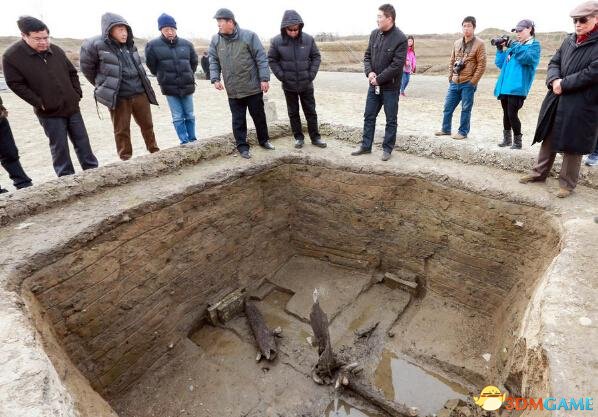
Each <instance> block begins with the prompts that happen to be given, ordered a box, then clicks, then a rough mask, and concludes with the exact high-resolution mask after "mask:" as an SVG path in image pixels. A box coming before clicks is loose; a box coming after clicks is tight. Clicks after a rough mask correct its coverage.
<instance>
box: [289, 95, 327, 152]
mask: <svg viewBox="0 0 598 417" xmlns="http://www.w3.org/2000/svg"><path fill="white" fill-rule="evenodd" d="M284 98H285V99H286V101H287V112H288V113H289V120H290V122H291V129H292V130H293V136H295V139H300V140H303V139H304V136H303V129H302V127H301V116H300V115H299V102H301V108H303V114H304V115H305V120H307V132H308V133H309V138H310V139H311V140H312V141H314V140H316V139H319V138H320V132H319V131H318V114H317V113H316V99H315V97H314V89H313V88H311V89H309V90H306V91H301V92H295V91H287V90H284Z"/></svg>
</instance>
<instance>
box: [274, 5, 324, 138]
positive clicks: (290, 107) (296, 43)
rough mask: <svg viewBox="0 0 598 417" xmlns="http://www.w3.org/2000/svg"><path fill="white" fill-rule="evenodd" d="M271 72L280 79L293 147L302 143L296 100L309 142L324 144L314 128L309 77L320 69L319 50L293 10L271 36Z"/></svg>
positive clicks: (314, 121)
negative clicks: (300, 108) (277, 32)
mask: <svg viewBox="0 0 598 417" xmlns="http://www.w3.org/2000/svg"><path fill="white" fill-rule="evenodd" d="M268 61H269V62H270V68H271V69H272V72H273V73H274V75H275V76H276V78H278V79H279V80H280V81H281V82H282V90H283V91H284V96H285V99H286V102H287V111H288V114H289V121H290V122H291V129H292V130H293V136H294V137H295V148H302V147H303V143H304V136H303V129H302V127H301V116H299V102H301V107H302V108H303V113H304V114H305V119H306V120H307V131H308V133H309V138H310V139H311V143H312V145H315V146H318V147H320V148H325V147H326V142H324V141H323V140H322V138H321V137H320V132H319V130H318V114H317V113H316V99H315V97H314V84H313V80H314V78H316V74H317V73H318V69H319V68H320V61H321V58H320V51H319V50H318V47H317V46H316V42H315V41H314V38H313V37H311V36H310V35H308V34H307V33H305V32H303V19H301V16H300V15H299V13H297V12H296V11H295V10H286V11H285V12H284V14H283V16H282V22H281V24H280V35H277V36H276V37H274V39H272V42H271V43H270V50H269V51H268Z"/></svg>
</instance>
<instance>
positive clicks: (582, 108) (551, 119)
mask: <svg viewBox="0 0 598 417" xmlns="http://www.w3.org/2000/svg"><path fill="white" fill-rule="evenodd" d="M570 16H571V17H572V18H573V24H574V26H575V33H573V34H570V35H569V36H567V38H565V40H564V41H563V44H562V45H561V46H560V48H559V49H558V50H557V51H556V53H555V54H554V56H553V57H552V59H551V60H550V63H549V64H548V72H547V77H546V85H547V86H548V93H547V95H546V98H545V99H544V101H543V103H542V108H541V109H540V115H539V117H538V126H537V128H536V135H535V137H534V143H536V142H542V146H541V147H540V153H539V155H538V161H537V163H536V165H535V166H534V167H533V169H532V171H531V172H530V174H529V175H526V176H524V177H522V178H521V179H520V180H519V181H520V182H522V183H528V182H544V181H545V180H546V177H548V175H549V173H550V169H551V168H552V164H553V162H554V158H555V157H556V154H557V152H561V153H562V154H563V164H562V167H561V172H560V174H559V185H560V187H559V191H558V192H557V193H556V196H557V197H560V198H563V197H567V196H569V195H570V194H571V193H572V191H573V189H574V188H575V186H576V185H577V180H578V178H579V169H580V166H581V159H582V155H584V154H588V153H591V152H593V151H594V149H595V148H596V141H597V140H598V1H596V0H592V1H586V2H585V3H582V4H580V5H579V6H577V7H576V8H574V9H573V10H572V11H571V13H570Z"/></svg>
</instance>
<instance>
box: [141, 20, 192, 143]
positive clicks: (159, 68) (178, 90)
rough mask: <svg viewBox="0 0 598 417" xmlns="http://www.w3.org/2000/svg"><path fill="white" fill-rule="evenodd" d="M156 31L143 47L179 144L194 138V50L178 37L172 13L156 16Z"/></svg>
mask: <svg viewBox="0 0 598 417" xmlns="http://www.w3.org/2000/svg"><path fill="white" fill-rule="evenodd" d="M158 30H159V31H160V32H161V33H162V35H161V36H160V37H159V38H156V39H153V40H151V41H150V42H148V44H147V45H146V46H145V61H146V64H147V67H148V68H149V70H150V72H151V73H152V74H154V75H156V76H157V77H158V84H160V89H161V90H162V94H164V95H165V96H166V100H167V101H168V106H169V107H170V113H171V114H172V123H173V124H174V129H175V130H176V133H177V135H178V137H179V141H180V142H181V145H182V144H185V143H188V142H193V141H195V140H196V136H195V115H194V114H193V93H194V92H195V70H196V69H197V64H198V58H197V53H196V52H195V49H194V48H193V44H192V43H191V42H189V41H188V40H186V39H181V38H179V37H178V36H177V33H176V31H177V27H176V21H175V20H174V18H173V17H172V16H169V15H167V14H166V13H162V14H161V15H160V17H158Z"/></svg>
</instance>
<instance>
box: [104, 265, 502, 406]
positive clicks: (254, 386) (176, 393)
mask: <svg viewBox="0 0 598 417" xmlns="http://www.w3.org/2000/svg"><path fill="white" fill-rule="evenodd" d="M377 281H379V280H377V279H376V276H375V274H374V273H366V272H362V271H356V270H354V269H348V268H345V267H341V266H337V265H334V264H331V263H328V262H325V261H321V260H317V259H314V258H308V257H301V256H295V257H293V258H291V259H290V260H289V261H288V262H287V263H286V264H285V265H284V266H283V267H282V268H280V269H279V270H278V272H277V273H276V274H275V276H274V277H273V278H272V279H271V281H266V282H265V283H264V284H262V290H264V289H265V290H264V291H261V292H262V294H261V300H258V301H256V303H257V305H258V307H259V308H260V310H261V311H262V314H263V315H264V318H265V320H266V322H267V324H268V326H269V327H270V328H275V327H277V326H281V327H282V328H283V337H282V338H280V339H278V349H279V351H278V356H277V358H276V359H275V360H274V361H272V362H268V361H266V360H264V359H262V360H261V361H260V362H256V360H255V357H256V347H255V343H254V341H253V337H252V335H251V331H250V329H249V326H248V324H247V321H246V318H245V317H244V316H240V317H237V318H235V319H233V320H231V321H229V322H228V323H226V324H225V325H223V326H222V327H213V326H211V325H208V324H206V325H203V326H202V327H200V328H199V329H198V330H196V331H194V332H192V333H191V334H190V335H189V337H188V338H187V339H185V340H184V342H183V343H179V344H177V345H176V346H175V347H174V348H173V349H172V351H171V352H170V353H169V355H167V356H166V357H163V358H162V359H161V360H160V361H158V362H156V364H155V365H154V366H153V367H152V368H151V369H150V370H149V371H148V372H147V373H146V374H145V375H144V376H143V377H142V379H141V380H140V381H138V383H137V384H136V385H135V386H134V387H132V388H131V389H130V390H129V391H128V392H126V393H125V394H122V395H121V396H120V397H118V398H113V399H111V401H110V402H111V403H112V405H113V407H114V408H115V410H116V411H117V412H118V414H119V416H121V417H141V416H144V417H154V416H155V417H169V416H172V417H174V416H195V417H200V416H201V417H204V416H206V417H207V416H210V417H212V416H213V417H215V416H248V417H249V416H255V417H257V416H286V417H290V416H325V417H332V416H352V417H356V416H382V415H385V414H382V413H381V412H379V411H378V410H377V409H375V408H374V407H373V406H371V405H368V404H366V403H364V402H363V401H361V399H360V398H357V397H355V396H352V395H350V393H346V392H345V393H342V394H341V395H340V396H339V395H338V394H335V392H334V390H333V388H332V387H331V386H320V385H317V384H315V383H314V381H313V380H312V378H311V369H312V366H313V365H314V364H315V363H316V361H317V349H316V348H315V347H312V346H311V345H310V344H309V343H308V337H310V336H312V331H311V328H310V325H309V311H310V308H311V304H312V292H313V289H314V288H316V287H317V288H318V289H319V291H320V293H321V299H320V305H321V306H322V308H323V309H324V311H325V312H326V313H327V315H328V317H329V320H330V321H331V324H330V333H331V340H332V346H333V348H334V349H335V350H338V349H343V346H351V347H352V349H355V350H356V351H359V352H360V356H361V358H362V359H363V361H362V362H361V365H362V366H363V368H364V370H363V375H362V378H364V379H366V380H367V381H369V382H370V383H373V384H374V385H375V386H376V387H378V388H379V389H380V390H381V391H382V392H384V395H385V396H386V397H387V398H388V399H393V400H395V401H399V402H403V403H406V404H407V405H408V406H414V407H418V409H419V410H420V411H419V412H420V414H419V415H421V416H425V415H428V414H431V413H434V412H437V411H438V410H439V409H441V408H442V406H443V405H444V404H445V402H446V401H447V400H450V399H454V398H462V399H465V398H466V397H468V395H469V393H473V392H475V390H476V389H477V387H474V386H473V385H472V384H471V383H470V382H468V381H466V380H465V378H462V377H463V376H464V375H465V373H463V374H462V375H457V374H455V373H449V372H447V371H448V370H449V369H450V370H454V369H467V370H469V371H470V372H476V370H482V369H484V366H486V365H485V361H484V359H483V356H482V355H483V354H484V352H486V351H487V349H489V348H490V346H491V344H492V335H491V331H488V329H490V327H489V326H488V324H489V323H487V319H486V318H485V317H483V316H482V315H481V314H479V313H476V312H474V311H471V310H469V309H467V308H464V307H463V306H460V305H457V304H455V303H452V302H450V301H449V300H447V299H443V298H440V297H438V296H435V295H434V294H433V293H428V294H426V296H425V297H424V298H423V299H416V298H413V297H412V295H410V294H409V293H407V292H406V291H403V290H401V289H397V288H391V287H389V286H387V285H386V284H385V283H383V282H377ZM264 286H266V287H265V288H264ZM376 322H378V323H379V324H378V326H377V327H376V329H375V330H374V332H372V333H371V335H370V336H369V337H365V338H359V337H358V336H357V335H356V333H357V332H359V331H360V330H363V329H367V328H369V327H370V326H372V325H374V324H375V323H376ZM448 323H450V325H448ZM465 335H467V336H465ZM416 340H417V344H416V342H415V341H416ZM440 342H442V343H440ZM443 364H444V365H446V366H444V365H443Z"/></svg>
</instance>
